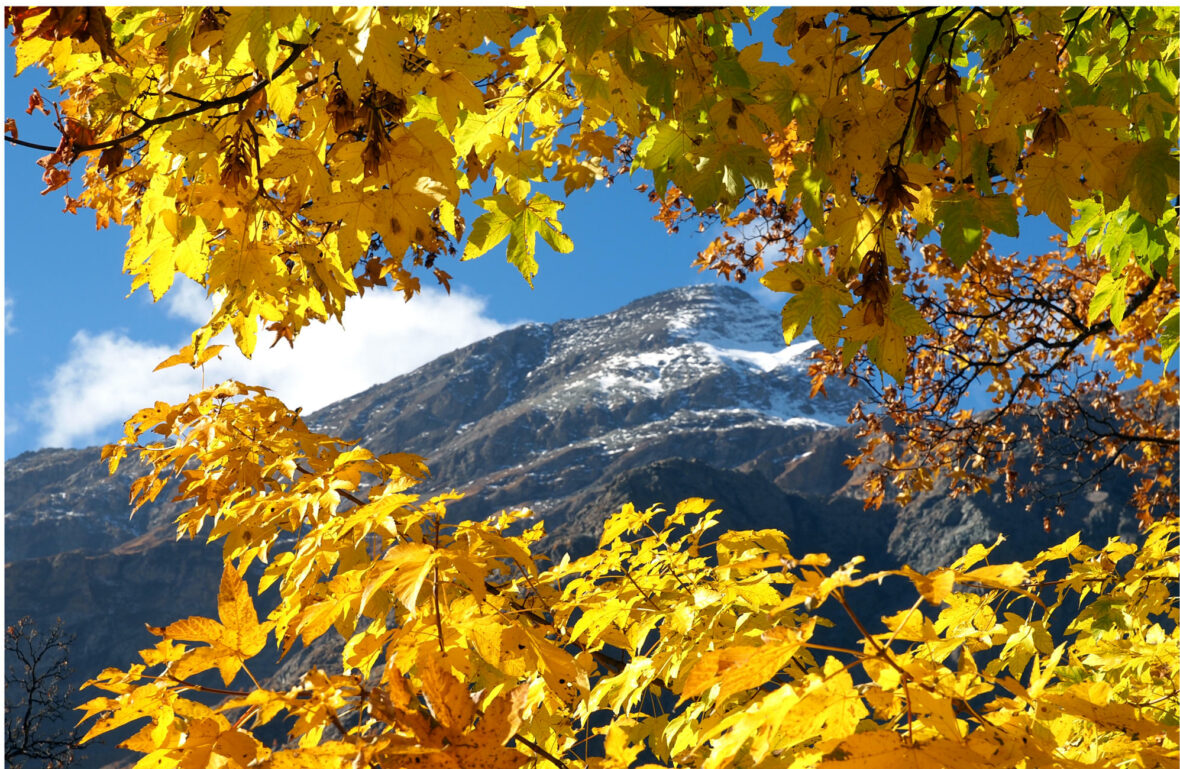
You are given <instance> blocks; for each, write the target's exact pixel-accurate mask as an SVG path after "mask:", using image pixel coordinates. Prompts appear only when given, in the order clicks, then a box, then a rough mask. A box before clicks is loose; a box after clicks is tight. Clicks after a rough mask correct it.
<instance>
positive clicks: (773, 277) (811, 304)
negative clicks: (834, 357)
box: [762, 253, 852, 350]
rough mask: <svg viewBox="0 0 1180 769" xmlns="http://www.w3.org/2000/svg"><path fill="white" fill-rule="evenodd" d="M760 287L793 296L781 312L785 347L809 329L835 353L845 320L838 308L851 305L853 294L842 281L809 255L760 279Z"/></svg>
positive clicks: (777, 268) (781, 266) (786, 264)
mask: <svg viewBox="0 0 1180 769" xmlns="http://www.w3.org/2000/svg"><path fill="white" fill-rule="evenodd" d="M762 285H764V286H766V287H767V288H769V289H770V290H772V291H783V292H788V291H789V292H792V293H794V294H795V295H794V296H793V297H791V298H790V299H789V300H788V301H787V303H786V304H785V305H784V306H783V310H782V321H783V338H784V340H785V341H786V342H787V344H790V343H791V341H792V340H793V339H794V338H795V337H796V336H798V335H799V334H800V333H801V332H802V331H803V330H804V329H805V328H807V326H808V325H810V326H811V330H812V332H813V333H814V334H815V338H816V339H818V340H819V342H820V343H821V344H823V346H824V347H826V348H828V349H829V350H834V349H836V347H837V346H838V344H839V338H840V328H841V325H842V321H843V319H844V313H843V311H842V310H841V309H840V307H841V305H851V304H852V294H851V292H850V291H849V290H848V287H847V286H846V285H844V283H843V282H842V281H840V280H839V279H838V278H836V277H834V276H832V275H828V274H827V272H826V271H825V270H824V267H823V264H822V263H820V262H819V260H817V259H816V258H814V256H812V255H811V254H810V253H809V255H808V256H807V257H805V258H804V260H803V261H802V262H788V263H785V264H783V265H780V266H779V267H776V268H775V269H774V270H771V271H770V272H768V273H766V275H764V276H763V277H762Z"/></svg>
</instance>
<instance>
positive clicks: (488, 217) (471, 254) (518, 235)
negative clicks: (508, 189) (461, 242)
mask: <svg viewBox="0 0 1180 769" xmlns="http://www.w3.org/2000/svg"><path fill="white" fill-rule="evenodd" d="M479 204H480V205H481V206H483V208H484V209H486V210H487V213H486V214H483V215H482V216H480V217H479V218H478V219H476V220H475V222H474V223H473V224H472V225H471V234H470V235H469V236H468V240H467V249H466V251H464V252H463V258H464V259H474V258H475V257H477V256H481V255H483V254H485V253H487V252H488V251H490V250H491V249H492V248H494V247H495V246H496V245H497V244H499V243H500V242H501V241H503V240H504V238H508V261H509V262H511V263H512V264H513V265H515V266H516V268H517V269H518V270H520V274H521V275H523V276H524V278H525V280H527V281H528V282H529V284H530V285H531V284H532V282H533V276H534V275H536V274H537V259H536V253H537V241H536V239H537V236H538V235H539V236H540V237H541V239H542V240H544V241H545V242H546V243H548V244H549V246H550V247H551V248H552V249H553V250H555V251H557V252H559V253H562V254H568V253H569V252H570V251H572V250H573V248H574V244H573V242H572V241H571V240H570V239H569V236H568V235H566V234H565V233H564V232H562V231H561V223H560V222H558V221H557V212H558V211H560V210H561V209H562V208H564V207H565V204H564V203H559V202H557V201H555V200H551V199H550V198H549V197H548V196H547V195H545V194H542V193H537V194H536V195H534V196H532V197H531V198H529V199H528V200H517V199H515V198H513V197H512V196H511V195H495V196H493V197H490V198H485V199H484V200H481V201H479Z"/></svg>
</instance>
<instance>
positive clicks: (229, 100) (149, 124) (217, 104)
mask: <svg viewBox="0 0 1180 769" xmlns="http://www.w3.org/2000/svg"><path fill="white" fill-rule="evenodd" d="M317 31H318V30H317ZM312 36H313V37H314V36H315V33H312ZM310 45H311V44H310V43H293V44H291V49H292V50H291V54H290V55H289V56H287V58H286V59H284V60H283V62H282V63H281V64H279V66H278V67H276V68H275V71H274V73H273V74H272V75H270V77H264V78H262V79H260V80H259V81H258V82H257V83H255V84H254V85H251V86H250V87H249V88H247V89H246V90H244V91H242V92H241V93H238V94H235V95H233V96H224V97H222V98H220V99H213V100H212V101H207V102H201V103H199V104H198V105H197V106H195V107H193V108H191V109H186V110H181V111H180V112H174V113H172V114H171V115H163V116H160V117H154V118H146V119H144V120H143V123H142V124H141V125H140V126H139V127H138V128H136V129H135V130H134V131H131V132H130V133H126V134H123V135H122V136H118V137H115V138H114V139H107V140H106V141H101V142H96V143H94V144H75V145H73V151H74V153H75V154H80V153H83V152H93V151H94V150H102V149H106V148H107V147H114V146H115V145H118V144H122V143H123V142H126V141H129V140H131V139H136V138H138V137H140V136H142V135H143V134H144V133H145V132H146V131H147V130H148V129H150V128H155V127H156V126H160V125H165V124H167V123H171V122H173V121H176V120H183V119H184V118H187V117H192V116H193V115H199V114H201V113H202V112H207V111H209V110H214V109H221V108H222V107H232V106H235V105H241V104H245V103H246V102H248V101H249V100H250V98H251V97H252V96H254V95H255V94H256V93H258V92H259V91H261V90H262V89H263V88H265V87H266V86H267V85H268V84H270V83H271V82H272V81H273V80H274V79H275V78H277V77H278V76H279V75H281V74H283V73H284V72H286V71H287V70H288V69H290V67H291V65H293V64H294V63H295V62H296V61H297V60H298V59H299V56H300V55H301V54H302V53H303V52H304V51H305V50H307V48H308V46H310ZM181 98H185V97H181ZM4 139H5V141H7V142H9V143H10V144H19V145H20V146H22V147H30V148H32V149H39V150H46V151H48V152H53V151H55V150H56V149H57V147H49V146H46V145H44V144H34V143H31V142H26V141H21V140H19V139H14V138H12V137H11V136H5V137H4Z"/></svg>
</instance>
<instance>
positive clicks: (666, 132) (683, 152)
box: [635, 120, 695, 195]
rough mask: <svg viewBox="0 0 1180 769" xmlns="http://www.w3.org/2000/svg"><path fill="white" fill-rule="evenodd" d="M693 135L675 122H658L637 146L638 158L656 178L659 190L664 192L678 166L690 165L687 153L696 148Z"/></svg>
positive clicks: (636, 156) (638, 162)
mask: <svg viewBox="0 0 1180 769" xmlns="http://www.w3.org/2000/svg"><path fill="white" fill-rule="evenodd" d="M694 147H695V145H694V144H693V140H692V137H691V136H689V135H688V134H687V133H686V132H685V131H684V129H683V128H682V127H681V126H680V125H679V124H677V123H676V122H675V121H672V120H668V121H664V122H663V123H657V124H656V125H654V126H652V127H651V129H649V130H648V132H647V136H645V137H643V141H641V142H639V146H638V147H636V148H635V160H636V163H637V165H639V166H640V167H641V168H646V169H648V170H650V171H651V172H652V175H653V176H654V177H655V185H656V190H657V191H658V192H659V193H660V194H661V195H662V194H664V191H665V190H667V189H668V180H669V179H670V178H671V176H672V172H673V170H674V169H676V168H680V167H683V166H684V165H685V164H687V162H688V159H687V155H688V153H689V152H690V151H691V150H692V149H694Z"/></svg>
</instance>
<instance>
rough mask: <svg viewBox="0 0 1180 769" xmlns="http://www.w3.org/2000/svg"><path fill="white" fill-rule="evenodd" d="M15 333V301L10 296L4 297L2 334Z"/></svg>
mask: <svg viewBox="0 0 1180 769" xmlns="http://www.w3.org/2000/svg"><path fill="white" fill-rule="evenodd" d="M15 332H16V300H15V299H13V298H12V297H10V296H5V297H4V333H5V334H12V333H15Z"/></svg>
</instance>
